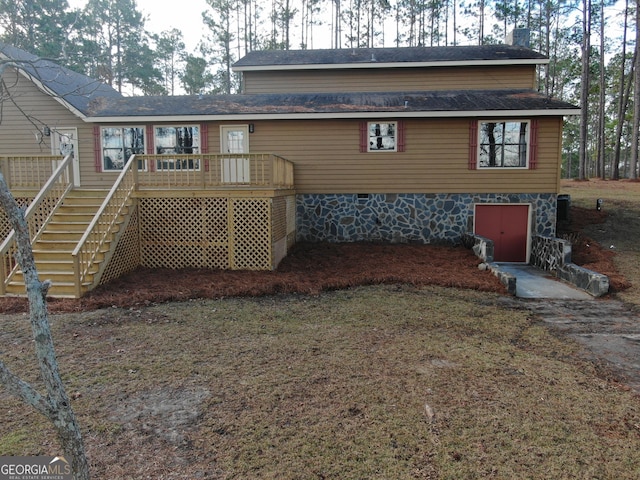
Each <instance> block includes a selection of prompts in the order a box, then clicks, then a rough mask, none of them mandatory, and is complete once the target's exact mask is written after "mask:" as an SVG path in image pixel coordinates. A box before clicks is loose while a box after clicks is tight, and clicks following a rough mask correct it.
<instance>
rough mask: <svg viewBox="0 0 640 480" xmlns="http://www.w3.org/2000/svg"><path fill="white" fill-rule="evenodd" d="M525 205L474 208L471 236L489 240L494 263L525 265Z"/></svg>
mask: <svg viewBox="0 0 640 480" xmlns="http://www.w3.org/2000/svg"><path fill="white" fill-rule="evenodd" d="M528 227H529V206H528V205H476V218H475V233H476V234H477V235H481V236H483V237H486V238H489V239H491V240H493V259H494V261H496V262H526V261H527V233H528Z"/></svg>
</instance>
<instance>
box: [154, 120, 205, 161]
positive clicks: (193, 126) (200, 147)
mask: <svg viewBox="0 0 640 480" xmlns="http://www.w3.org/2000/svg"><path fill="white" fill-rule="evenodd" d="M185 127H191V128H197V129H198V147H197V148H198V153H175V154H174V153H158V154H157V155H163V156H165V155H166V156H167V157H171V156H175V155H202V128H201V126H200V124H199V123H187V124H180V123H176V124H173V123H172V124H168V125H165V124H162V125H153V152H154V153H155V152H157V145H156V141H157V139H158V135H157V129H159V128H185ZM188 161H189V160H187V159H179V158H167V159H166V160H164V159H162V160H160V159H156V170H160V171H174V170H176V171H180V170H182V171H189V172H199V171H200V170H202V168H203V165H202V159H198V167H197V168H175V167H174V168H159V167H158V162H166V163H167V164H169V163H173V164H174V165H175V164H176V163H177V162H188Z"/></svg>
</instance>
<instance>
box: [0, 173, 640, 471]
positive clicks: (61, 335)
mask: <svg viewBox="0 0 640 480" xmlns="http://www.w3.org/2000/svg"><path fill="white" fill-rule="evenodd" d="M582 185H587V188H591V185H590V184H588V183H581V186H582ZM603 187H604V185H603ZM578 192H580V193H578ZM569 193H571V194H572V200H573V203H574V205H578V206H580V205H581V203H580V202H582V201H584V208H583V213H584V215H581V216H580V218H582V219H583V220H585V224H584V226H583V227H582V229H576V231H574V233H575V234H576V235H578V237H576V238H580V239H583V240H585V239H587V240H586V241H585V243H586V242H592V241H593V239H594V238H595V237H592V236H591V234H592V233H593V234H597V233H598V228H604V229H605V232H601V233H606V232H609V231H611V230H610V229H609V227H608V226H607V225H608V222H609V217H607V218H603V219H602V220H603V222H601V223H599V224H597V225H593V226H587V224H589V223H593V222H590V221H589V217H590V215H589V213H590V211H589V208H588V204H590V203H591V200H590V198H591V197H590V195H591V194H592V193H593V192H591V193H584V192H583V190H571V191H570V192H569ZM581 195H584V197H583V199H582V198H581V197H580V196H581ZM626 195H627V194H625V195H621V196H620V197H621V198H619V199H617V200H619V201H623V199H624V198H626ZM607 198H608V197H605V209H606V211H607V212H609V205H610V201H609V200H608V199H607ZM632 203H633V202H630V203H629V204H627V203H625V204H624V205H627V206H628V205H632ZM621 205H622V204H621ZM625 208H626V207H625ZM630 211H631V210H630ZM625 215H626V214H625ZM629 215H631V217H624V218H625V219H626V220H628V219H629V218H633V215H635V214H631V213H630V214H629ZM603 217H604V216H603ZM575 219H576V220H577V219H578V217H577V216H576V217H575ZM576 225H577V223H576ZM598 225H600V226H598ZM574 226H575V225H574ZM588 228H592V229H593V232H592V231H589V235H587V234H586V233H583V232H582V230H585V229H588ZM622 230H623V229H620V231H622ZM623 237H624V235H623ZM636 238H637V237H636ZM598 241H599V242H600V241H601V240H598ZM624 241H625V242H627V244H629V245H632V244H633V241H632V240H631V239H628V240H624ZM578 243H579V245H580V247H577V248H576V253H577V252H578V251H579V250H581V249H583V247H584V249H586V250H587V252H586V254H590V255H592V256H591V257H589V256H588V255H587V256H586V257H585V258H586V260H587V261H591V260H593V259H594V258H600V257H601V258H609V259H610V260H611V259H612V258H614V259H616V260H615V261H616V262H619V261H620V260H619V259H620V258H624V257H623V256H622V255H626V254H627V252H626V249H625V248H623V247H622V245H626V244H625V243H618V240H616V244H617V245H621V246H620V247H619V248H616V249H610V250H615V251H616V252H617V253H618V255H616V256H612V255H610V254H609V252H608V251H607V255H604V254H603V253H602V251H603V250H604V249H597V248H594V249H591V250H589V249H590V248H591V247H586V246H584V245H582V244H581V243H580V242H578ZM590 245H591V243H590ZM602 245H606V239H605V240H604V242H603V243H602ZM598 251H599V252H600V253H597V252H598ZM593 252H596V254H595V256H594V255H593ZM586 254H585V255H586ZM612 261H614V260H611V261H610V262H609V266H608V267H607V268H612V267H611V262H612ZM287 262H288V263H287ZM287 262H285V263H284V264H283V266H282V269H280V270H279V271H278V272H267V273H265V272H188V275H183V274H180V275H178V274H177V273H175V272H173V273H171V275H169V274H168V273H167V272H160V273H158V272H149V271H141V272H137V273H136V274H134V275H132V276H130V277H129V278H127V279H123V280H122V281H121V282H119V283H117V284H113V285H110V286H109V287H108V288H106V289H102V290H101V291H100V292H97V293H96V294H94V295H96V296H92V299H91V300H86V299H85V300H81V301H65V302H54V303H52V307H53V310H54V311H57V312H59V313H57V314H55V315H53V316H52V323H53V334H54V338H55V341H56V347H57V350H58V357H59V361H60V364H61V369H62V372H63V373H64V377H65V382H66V384H67V386H68V388H69V392H70V394H71V395H72V397H73V404H74V409H75V410H76V413H77V414H78V416H79V420H80V424H81V426H82V428H83V432H84V436H85V441H86V444H87V450H88V454H89V459H90V463H91V466H92V474H93V478H95V479H109V480H114V479H130V478H136V479H195V478H207V479H234V478H237V479H253V478H256V479H257V478H260V479H269V478H279V479H298V478H305V479H307V478H309V479H313V478H317V479H326V478H367V479H376V478H378V479H415V478H443V479H446V478H450V479H454V478H455V479H458V478H505V479H507V478H508V479H511V478H532V479H538V478H539V479H547V478H616V479H627V478H628V479H632V478H638V477H639V476H640V454H639V453H638V452H640V402H639V400H638V397H637V396H636V395H634V394H633V393H632V392H630V391H629V390H628V389H627V388H626V387H624V386H623V385H620V384H619V383H617V382H616V380H615V378H612V377H609V376H607V372H606V370H603V369H602V368H601V366H599V365H597V364H594V363H590V362H587V361H584V360H583V359H582V357H581V355H580V350H579V348H578V346H577V345H576V344H574V343H572V342H569V341H567V340H563V339H561V338H559V337H558V336H556V335H554V334H552V333H551V332H550V331H549V330H548V329H547V328H546V327H545V326H544V325H543V324H541V323H539V322H537V321H536V320H534V319H532V318H531V317H530V314H529V313H528V311H526V310H521V309H518V308H516V307H515V306H514V304H513V303H512V302H509V301H508V300H507V299H506V298H505V297H504V296H502V295H501V294H500V293H496V292H502V291H503V290H502V288H501V286H499V284H497V282H496V280H495V278H494V277H493V276H491V275H490V274H486V272H480V271H478V269H477V268H476V265H477V260H476V259H475V258H474V257H473V256H469V252H468V251H466V250H463V249H452V248H448V247H433V246H423V247H419V246H410V245H407V246H377V245H347V246H339V247H338V246H315V248H312V247H311V246H300V248H299V249H298V250H297V251H296V253H295V254H294V255H292V256H291V257H290V258H289V259H288V260H287ZM447 262H449V263H447ZM447 265H448V266H449V268H446V267H447ZM621 268H624V272H625V275H627V274H629V272H630V273H631V278H638V279H639V280H640V277H634V276H633V270H632V269H631V268H630V266H628V265H624V264H622V265H621ZM485 274H486V275H485ZM439 282H442V284H441V285H438V283H439ZM359 283H363V284H367V285H369V286H358V284H359ZM167 285H170V287H171V288H168V287H167ZM636 285H637V283H636ZM445 287H462V288H461V289H460V288H445ZM627 292H633V293H625V295H629V298H633V296H634V295H636V293H635V292H634V287H633V286H632V287H631V288H629V289H628V290H627ZM234 295H238V296H234ZM617 295H621V294H620V293H618V294H617ZM206 296H210V297H212V298H210V299H204V298H202V297H206ZM199 297H200V298H199ZM85 302H86V303H85ZM160 302H168V303H160ZM2 308H4V311H5V315H4V317H3V325H2V329H1V330H0V341H1V342H2V345H3V346H4V348H3V360H5V361H6V362H7V363H8V364H9V365H10V366H11V367H12V368H13V369H14V370H16V371H18V372H20V373H21V374H24V375H25V376H26V377H27V378H28V379H29V380H31V381H35V382H37V380H36V379H37V372H36V370H35V368H33V366H34V362H33V352H32V348H33V347H32V341H31V338H30V331H29V326H28V322H27V321H26V316H25V314H23V313H12V314H9V313H7V312H8V310H9V309H14V311H15V312H20V309H21V308H23V307H20V304H19V303H5V304H2ZM63 312H64V313H63ZM0 401H2V405H3V406H4V409H3V410H2V412H0V453H2V454H5V455H36V454H42V455H54V454H58V453H60V452H59V451H58V448H59V447H58V445H57V442H56V440H55V437H54V435H53V433H52V431H51V428H50V427H49V426H48V425H47V424H46V422H45V421H44V420H43V419H42V418H41V417H40V416H39V415H37V414H36V413H34V412H33V411H31V410H30V409H28V408H27V407H25V406H23V405H22V404H20V402H18V401H16V400H14V399H12V398H10V397H8V396H7V395H6V394H5V393H4V392H2V391H0Z"/></svg>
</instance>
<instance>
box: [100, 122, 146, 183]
mask: <svg viewBox="0 0 640 480" xmlns="http://www.w3.org/2000/svg"><path fill="white" fill-rule="evenodd" d="M107 128H111V129H115V128H118V129H120V130H123V129H127V128H137V129H141V130H142V138H143V145H142V146H143V149H144V150H145V151H143V152H142V153H143V154H144V153H146V148H147V141H148V140H149V139H148V138H147V131H146V127H145V126H144V125H101V126H100V162H101V163H102V171H103V172H121V171H122V168H124V165H126V164H127V162H128V161H129V159H128V158H125V159H124V163H123V166H122V168H107V165H106V158H105V155H104V150H105V145H104V130H105V129H107ZM122 148H123V152H122V153H123V155H124V148H125V147H124V145H123V146H122ZM145 170H146V164H145Z"/></svg>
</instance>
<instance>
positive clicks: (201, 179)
mask: <svg viewBox="0 0 640 480" xmlns="http://www.w3.org/2000/svg"><path fill="white" fill-rule="evenodd" d="M136 158H138V160H139V161H140V162H141V166H142V168H139V170H138V171H137V172H136V173H137V175H138V182H137V184H138V186H139V187H140V188H142V189H144V188H153V189H169V188H200V189H207V188H216V187H235V186H242V187H247V186H249V187H263V188H293V164H292V163H291V162H289V161H288V160H286V159H284V158H282V157H279V156H277V155H274V154H272V153H218V154H198V155H195V154H194V155H191V154H188V155H186V154H181V155H167V154H163V155H136Z"/></svg>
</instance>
